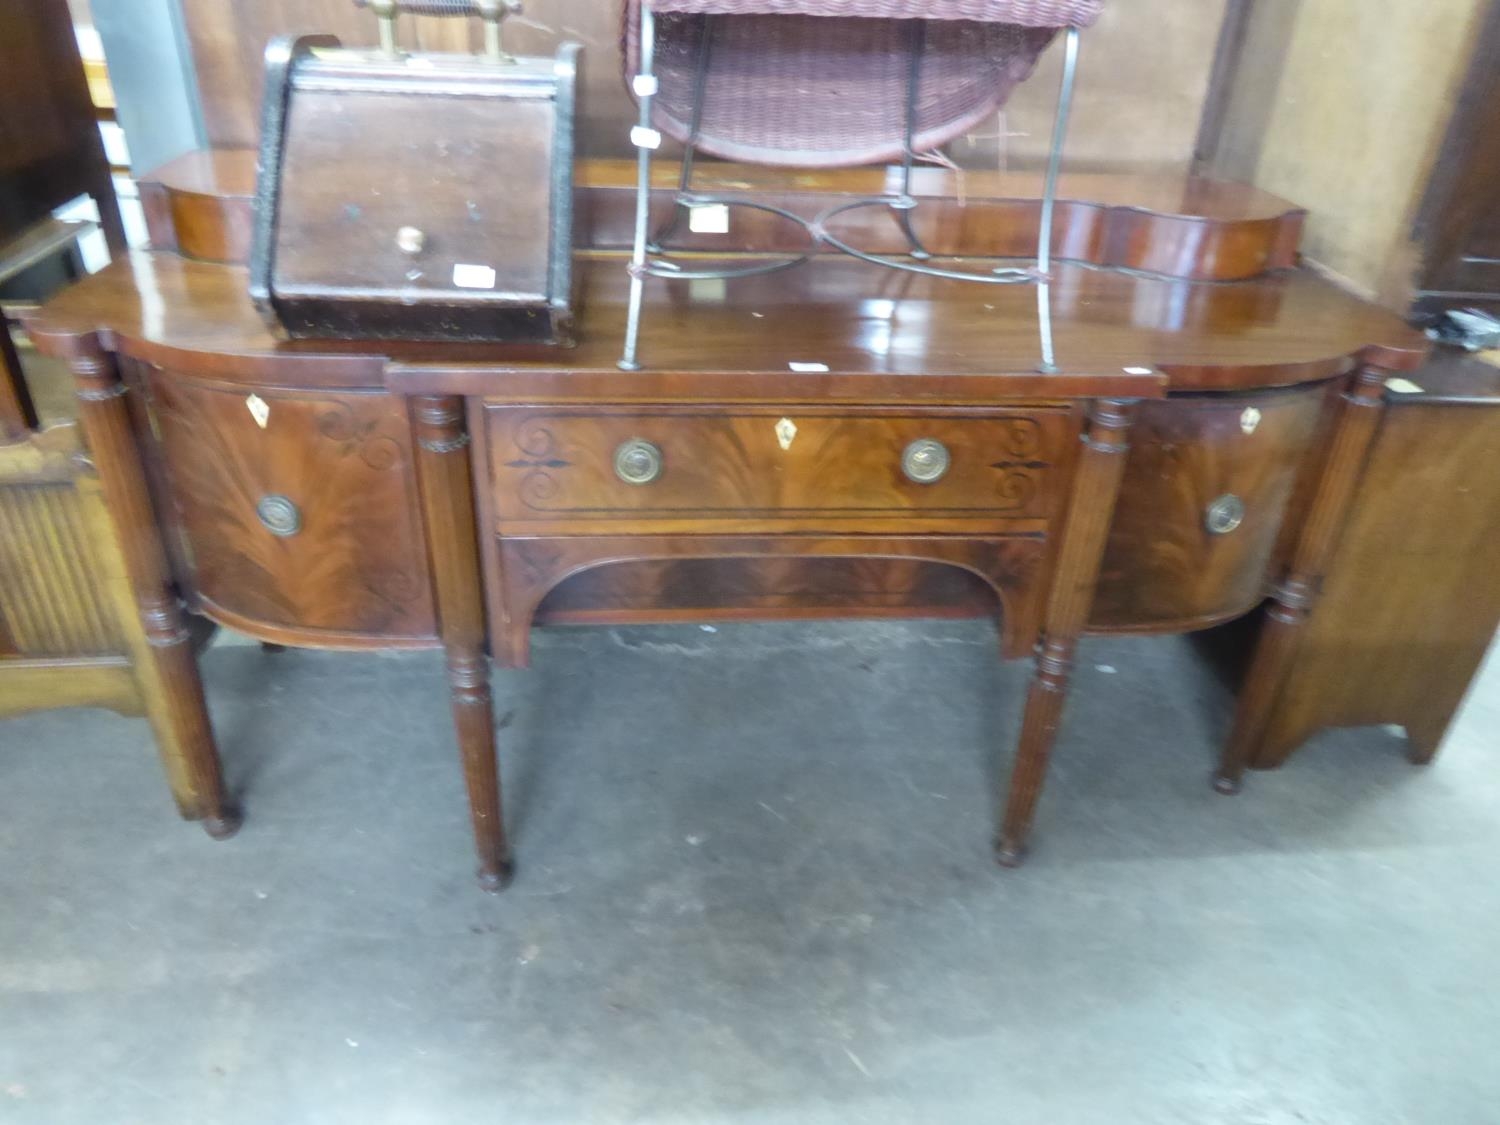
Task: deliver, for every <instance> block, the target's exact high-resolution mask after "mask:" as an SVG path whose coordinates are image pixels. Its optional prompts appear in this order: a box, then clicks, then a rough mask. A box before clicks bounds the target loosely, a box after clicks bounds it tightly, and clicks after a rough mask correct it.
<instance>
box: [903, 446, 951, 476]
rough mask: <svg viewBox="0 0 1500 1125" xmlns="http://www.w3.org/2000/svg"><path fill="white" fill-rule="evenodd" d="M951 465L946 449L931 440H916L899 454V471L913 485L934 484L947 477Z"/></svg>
mask: <svg viewBox="0 0 1500 1125" xmlns="http://www.w3.org/2000/svg"><path fill="white" fill-rule="evenodd" d="M952 463H953V458H952V457H951V456H949V454H948V447H947V446H946V445H944V444H943V443H942V442H940V441H933V440H932V439H931V438H918V439H917V440H916V441H914V442H912V443H911V444H910V445H908V446H907V447H906V449H905V450H904V451H903V452H902V454H901V471H902V472H903V473H905V474H906V479H907V480H909V481H911V482H912V483H913V484H935V483H936V482H938V481H940V480H942V479H943V477H945V476H947V474H948V466H949V465H951V464H952Z"/></svg>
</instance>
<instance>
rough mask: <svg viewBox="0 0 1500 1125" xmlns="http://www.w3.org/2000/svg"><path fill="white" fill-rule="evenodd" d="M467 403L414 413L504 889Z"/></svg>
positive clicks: (430, 527)
mask: <svg viewBox="0 0 1500 1125" xmlns="http://www.w3.org/2000/svg"><path fill="white" fill-rule="evenodd" d="M463 405H464V403H463V399H461V398H457V397H454V396H446V395H427V396H423V397H420V398H417V399H414V400H413V403H412V414H413V420H414V423H415V426H416V434H417V445H418V448H419V449H420V450H421V452H420V453H419V454H418V457H419V467H420V477H421V484H422V505H423V509H424V512H425V515H426V523H427V537H428V544H429V553H430V554H431V557H432V570H433V588H434V594H435V596H436V598H437V607H438V621H439V627H440V629H441V631H442V641H443V649H444V651H445V652H446V654H447V658H448V686H449V690H450V693H451V695H452V700H453V723H454V726H455V727H456V728H457V731H458V746H459V752H460V753H461V755H462V757H463V763H464V781H465V783H466V785H467V786H468V790H469V810H470V814H471V816H472V818H473V822H474V843H475V846H476V848H477V849H478V851H479V885H480V886H481V887H483V888H484V889H485V890H487V891H499V890H500V889H502V888H503V887H504V886H505V885H506V884H507V883H509V882H510V880H511V876H512V874H513V870H514V869H513V866H512V863H511V856H510V843H509V841H507V839H506V837H505V821H504V818H503V815H502V812H501V805H500V771H499V766H498V763H497V761H496V756H495V722H494V707H493V704H492V702H491V699H490V662H489V658H488V657H487V656H486V655H485V652H484V594H483V591H482V579H481V572H480V563H479V540H478V536H477V533H476V528H475V521H474V484H473V473H472V471H471V469H470V467H469V449H468V445H469V436H468V433H467V431H466V430H465V429H464V413H463Z"/></svg>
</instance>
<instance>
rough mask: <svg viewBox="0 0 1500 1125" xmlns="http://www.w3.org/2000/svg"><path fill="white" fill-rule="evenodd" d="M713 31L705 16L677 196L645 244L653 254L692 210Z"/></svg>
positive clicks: (709, 18) (678, 227)
mask: <svg viewBox="0 0 1500 1125" xmlns="http://www.w3.org/2000/svg"><path fill="white" fill-rule="evenodd" d="M713 33H714V20H713V17H712V16H704V17H703V22H702V30H701V35H700V38H699V40H698V62H697V72H696V73H695V75H694V77H693V119H692V121H691V123H690V124H689V127H688V139H687V143H686V144H685V145H683V146H682V169H681V171H680V172H679V173H678V176H677V199H676V200H675V201H674V203H675V205H674V206H673V208H672V217H671V218H670V219H668V220H667V221H666V223H665V224H664V225H663V226H662V228H661V230H659V231H657V232H656V234H655V235H654V236H652V238H651V241H650V242H648V243H647V244H646V249H647V251H649V252H650V253H652V254H660V253H661V249H662V247H663V246H664V245H666V242H667V240H668V239H669V238H671V237H673V236H674V235H675V234H676V233H677V231H678V230H679V229H680V228H681V227H682V217H683V216H684V215H686V214H687V213H688V212H689V211H691V210H692V204H691V203H690V202H689V199H690V198H691V195H692V188H693V158H694V156H695V155H696V153H697V148H698V130H699V129H700V128H702V125H703V95H704V93H705V92H706V91H707V89H708V60H709V55H710V53H711V52H712V50H713Z"/></svg>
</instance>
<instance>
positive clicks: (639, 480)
mask: <svg viewBox="0 0 1500 1125" xmlns="http://www.w3.org/2000/svg"><path fill="white" fill-rule="evenodd" d="M661 471H662V458H661V450H660V449H658V448H657V447H656V446H655V445H653V444H652V443H651V442H649V441H647V440H646V439H645V438H631V439H630V440H629V441H626V442H621V443H620V448H618V449H616V450H615V476H617V477H619V478H620V479H621V480H622V481H624V482H625V483H626V484H650V483H651V482H652V481H654V480H655V479H656V478H657V477H659V476H661Z"/></svg>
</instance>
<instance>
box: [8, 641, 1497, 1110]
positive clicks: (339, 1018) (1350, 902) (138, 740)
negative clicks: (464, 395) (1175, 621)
mask: <svg viewBox="0 0 1500 1125" xmlns="http://www.w3.org/2000/svg"><path fill="white" fill-rule="evenodd" d="M536 647H537V651H536V667H535V668H534V670H532V671H530V672H527V673H501V674H499V675H498V676H497V685H496V686H497V694H498V705H499V712H500V714H501V715H503V716H504V723H505V728H506V729H505V730H504V731H503V733H502V735H501V738H502V740H503V746H504V753H503V761H504V768H505V771H506V778H507V781H508V790H507V805H508V808H509V810H510V815H511V818H512V824H513V829H514V836H515V839H516V843H517V847H518V852H519V860H520V868H519V876H518V879H517V882H516V884H515V885H514V886H513V887H512V888H511V889H510V890H509V891H508V892H506V893H505V894H504V895H502V896H499V897H490V896H486V895H483V894H481V893H480V892H479V891H478V890H477V889H476V888H475V886H474V884H473V882H472V879H471V867H472V864H471V860H470V853H469V841H468V838H467V822H466V816H465V806H464V801H463V794H462V789H461V782H460V775H459V770H458V767H457V764H456V760H455V754H454V751H453V747H452V743H451V741H450V737H449V728H448V722H447V713H446V699H445V688H444V686H443V681H442V672H441V661H440V659H439V658H438V657H436V656H434V655H432V654H420V655H411V656H347V655H331V654H321V653H303V652H289V653H285V654H281V655H268V654H265V653H262V652H261V651H260V650H258V649H256V648H246V647H218V648H215V649H214V650H213V651H212V652H211V653H210V654H209V655H208V657H207V658H206V664H205V670H206V676H207V680H208V687H209V695H210V698H211V700H212V705H213V710H214V716H215V719H216V721H217V724H218V730H219V736H220V740H221V743H222V747H223V750H224V753H225V756H226V759H227V762H228V770H229V773H230V776H231V780H232V782H233V784H234V787H235V788H236V789H237V790H238V791H239V792H241V793H243V794H244V797H245V801H246V805H247V808H248V814H249V815H248V819H247V821H246V825H245V828H244V830H243V831H242V832H241V834H240V835H239V837H238V838H237V839H235V840H233V841H231V842H229V843H223V844H216V843H213V842H211V841H210V840H209V839H207V837H205V836H204V835H203V834H202V833H201V832H199V831H198V830H196V829H195V828H192V827H190V826H187V825H184V824H182V823H180V822H179V821H177V820H176V819H175V818H174V817H173V816H172V815H171V812H170V810H169V808H168V805H167V802H166V796H165V788H164V786H163V784H162V781H161V778H160V776H159V774H158V771H157V768H156V765H155V762H154V760H153V756H152V751H151V749H150V745H149V741H148V736H147V732H146V728H145V725H144V724H143V723H141V722H139V721H135V720H126V719H121V718H118V717H116V716H113V715H110V714H106V713H102V712H74V713H66V714H47V715H38V716H34V717H28V718H23V719H17V720H12V721H8V722H5V723H0V864H3V866H0V1121H3V1122H5V1123H6V1125H11V1123H18V1125H19V1123H31V1122H38V1123H46V1125H72V1123H87V1125H133V1123H137V1122H140V1123H151V1125H162V1123H174V1122H194V1123H221V1122H223V1123H235V1125H239V1123H245V1125H249V1123H252V1122H253V1123H257V1125H261V1123H272V1125H302V1123H318V1125H325V1123H326V1125H342V1123H355V1122H358V1123H361V1125H371V1123H373V1125H387V1123H390V1125H397V1123H399V1125H407V1123H421V1125H426V1123H441V1125H455V1123H467V1122H505V1123H507V1125H512V1123H514V1125H521V1123H532V1122H538V1123H540V1122H547V1123H552V1122H565V1123H570V1125H571V1123H575V1122H588V1123H594V1122H625V1121H630V1122H652V1123H672V1125H678V1123H695V1122H718V1121H725V1122H736V1123H740V1122H745V1123H750V1122H754V1123H777V1125H781V1123H797V1125H803V1123H814V1125H822V1123H829V1125H832V1123H839V1125H844V1123H850V1122H881V1123H884V1122H890V1123H899V1125H909V1123H918V1122H921V1123H928V1122H931V1123H939V1125H965V1123H969V1122H974V1123H983V1125H995V1123H1004V1125H1028V1123H1033V1122H1035V1123H1046V1125H1057V1123H1062V1125H1074V1123H1078V1125H1091V1123H1095V1122H1098V1123H1101V1125H1102V1123H1108V1125H1131V1123H1137V1122H1139V1123H1151V1125H1162V1123H1173V1122H1183V1123H1192V1125H1201V1123H1227V1125H1279V1123H1282V1122H1288V1123H1299V1125H1306V1123H1338V1125H1345V1123H1360V1125H1366V1123H1369V1125H1377V1123H1398V1122H1401V1123H1405V1122H1413V1123H1421V1125H1426V1123H1434V1125H1470V1123H1473V1125H1481V1123H1484V1125H1491V1123H1494V1122H1496V1121H1500V1067H1497V1065H1496V1062H1495V1057H1496V1054H1497V1051H1500V975H1497V972H1496V966H1497V956H1496V955H1497V953H1500V880H1497V879H1496V876H1495V860H1496V857H1497V855H1500V770H1497V769H1495V763H1494V757H1495V751H1496V750H1497V749H1500V747H1497V746H1496V745H1495V738H1494V734H1493V732H1494V731H1495V729H1496V726H1497V722H1500V661H1491V668H1490V671H1489V672H1488V673H1487V675H1486V680H1485V682H1484V683H1483V685H1482V686H1481V687H1479V688H1478V689H1477V690H1476V691H1475V692H1474V694H1473V696H1472V697H1471V700H1470V703H1469V705H1468V707H1467V710H1466V714H1465V716H1464V719H1463V720H1462V721H1461V723H1460V725H1459V727H1458V728H1457V729H1456V730H1455V731H1454V733H1453V735H1452V737H1451V738H1450V741H1449V745H1448V746H1447V748H1446V749H1445V751H1444V753H1443V754H1442V756H1441V757H1440V758H1439V760H1438V763H1437V765H1436V766H1434V767H1433V768H1431V769H1426V770H1422V769H1416V768H1413V767H1410V766H1408V765H1407V764H1406V763H1405V761H1404V760H1403V759H1402V757H1401V754H1400V752H1399V743H1398V742H1397V740H1396V738H1395V737H1393V735H1392V734H1390V733H1389V732H1386V731H1382V730H1363V731H1353V732H1336V733H1333V734H1329V735H1325V736H1322V737H1320V738H1319V739H1318V740H1317V741H1316V742H1315V743H1314V744H1312V746H1311V747H1310V748H1309V749H1308V750H1307V751H1306V752H1304V754H1303V755H1301V756H1300V757H1298V758H1296V759H1294V760H1293V762H1292V763H1291V764H1290V765H1289V766H1288V767H1287V768H1286V769H1284V770H1283V771H1281V772H1280V773H1278V774H1271V775H1254V776H1253V777H1252V778H1251V783H1250V784H1249V785H1248V786H1247V789H1246V792H1245V793H1244V794H1243V795H1242V796H1240V797H1238V798H1233V799H1227V798H1223V797H1219V796H1216V795H1215V794H1213V793H1212V792H1211V791H1210V790H1209V786H1208V780H1207V779H1208V772H1209V767H1210V764H1211V760H1212V756H1213V752H1214V748H1215V746H1216V743H1217V741H1218V738H1219V736H1220V732H1221V729H1222V727H1223V725H1224V723H1225V720H1226V706H1227V700H1226V697H1225V695H1224V692H1223V689H1222V688H1221V687H1220V686H1219V685H1218V684H1217V682H1216V681H1214V680H1213V679H1212V678H1211V676H1210V675H1209V674H1208V673H1207V672H1206V671H1205V670H1204V669H1203V668H1202V667H1201V666H1200V665H1199V664H1198V663H1197V661H1196V657H1195V653H1194V651H1193V650H1192V649H1191V648H1189V647H1188V646H1187V645H1186V644H1184V643H1183V642H1180V641H1175V640H1167V641H1160V640H1155V641H1152V640H1138V639H1137V640H1109V641H1093V642H1089V643H1088V644H1086V646H1085V649H1084V652H1083V654H1082V655H1083V659H1082V661H1081V667H1080V672H1079V675H1078V683H1077V689H1078V690H1077V691H1076V692H1075V694H1074V697H1073V700H1072V704H1071V707H1070V709H1069V713H1068V721H1067V724H1066V727H1065V729H1064V732H1063V736H1062V741H1061V745H1060V749H1059V752H1058V754H1057V757H1056V759H1055V763H1054V769H1053V773H1052V779H1051V786H1050V788H1049V789H1048V791H1047V794H1046V796H1045V797H1044V800H1043V805H1042V809H1041V813H1040V816H1039V819H1038V824H1037V835H1036V839H1035V844H1036V847H1035V850H1034V853H1033V856H1032V858H1031V860H1030V862H1029V864H1028V865H1027V866H1026V867H1025V868H1024V869H1022V870H1021V871H1019V872H1003V871H1000V870H999V869H997V868H995V867H994V866H993V865H992V864H991V862H990V858H989V851H988V842H989V838H990V832H991V825H992V823H993V821H992V818H993V813H994V810H993V793H994V791H995V789H996V786H997V784H998V782H999V780H1000V779H1001V778H1002V777H1003V774H1004V771H1005V770H1006V769H1007V768H1008V764H1009V755H1010V745H1011V742H1012V739H1013V737H1014V735H1015V730H1016V725H1017V719H1018V715H1019V710H1020V702H1021V698H1022V693H1023V690H1024V685H1025V677H1026V672H1027V669H1026V667H1025V666H1024V665H1021V664H1015V665H1008V666H1000V665H998V664H997V663H996V661H995V660H994V659H993V656H994V649H993V639H992V634H991V631H990V629H989V628H988V626H986V625H984V624H982V623H922V624H837V625H786V626H781V625H759V626H735V627H721V628H719V629H718V630H717V631H714V632H709V631H704V630H700V629H698V628H693V627H689V628H678V629H628V630H627V629H617V630H605V629H599V630H566V631H565V630H558V631H541V632H539V634H538V637H537V646H536Z"/></svg>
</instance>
